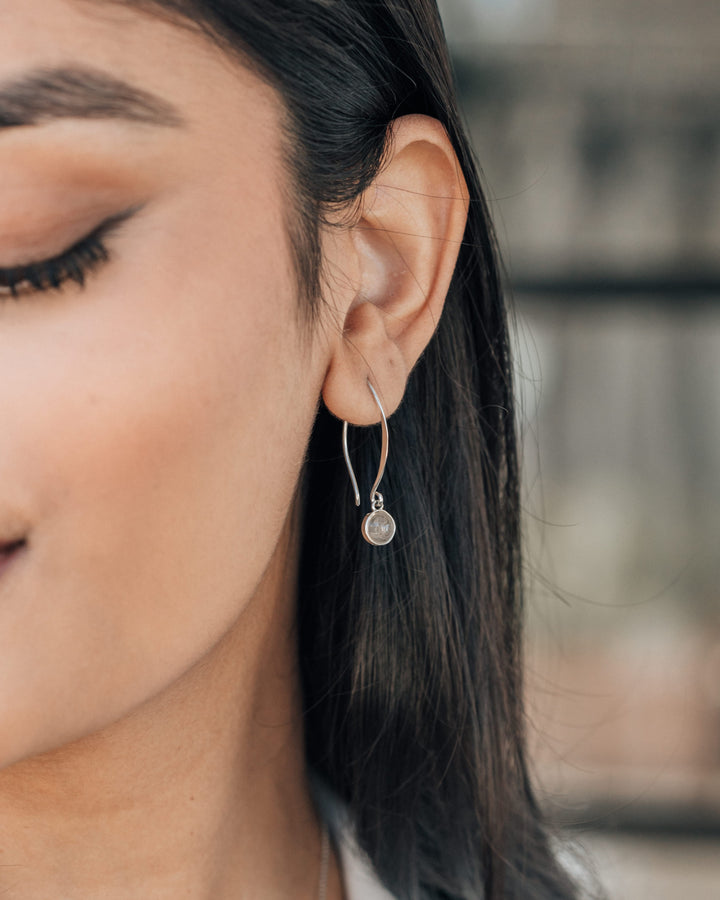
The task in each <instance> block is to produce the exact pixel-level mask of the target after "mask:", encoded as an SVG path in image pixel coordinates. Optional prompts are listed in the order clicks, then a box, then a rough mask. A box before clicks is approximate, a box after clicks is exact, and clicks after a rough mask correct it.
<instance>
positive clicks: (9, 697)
mask: <svg viewBox="0 0 720 900" xmlns="http://www.w3.org/2000/svg"><path fill="white" fill-rule="evenodd" d="M101 7H102V5H100V7H98V6H96V5H95V4H86V3H79V2H69V0H24V2H23V3H3V4H0V82H3V81H5V80H6V79H7V78H9V77H11V76H15V75H18V74H19V73H21V72H22V71H24V70H25V69H26V68H28V67H30V66H34V65H46V66H48V65H55V64H61V63H67V62H68V61H73V62H75V63H77V62H81V63H83V64H87V65H91V66H94V67H96V68H99V69H102V70H104V71H110V72H112V74H114V75H116V76H118V75H119V76H120V77H123V78H125V79H126V80H127V81H130V82H131V83H133V84H135V85H138V86H140V87H143V88H145V89H148V90H152V92H153V93H155V94H157V95H159V96H161V97H163V98H166V99H167V100H168V101H169V102H171V103H172V104H173V105H175V106H176V107H177V108H178V109H180V110H181V112H182V115H183V118H184V119H185V121H186V123H187V127H185V128H158V127H154V126H150V125H147V124H139V123H127V122H121V121H111V120H100V119H96V120H80V119H71V120H62V121H57V122H55V121H53V122H46V123H44V124H41V125H37V126H32V127H22V128H14V129H8V130H7V131H3V132H0V173H1V177H0V268H7V267H10V266H12V265H16V264H21V263H24V262H29V261H33V260H38V259H46V258H50V257H52V256H54V255H56V254H58V253H59V252H61V251H63V250H64V249H66V248H67V247H69V246H71V245H72V244H73V243H75V241H77V240H78V239H79V238H81V237H83V236H84V235H85V234H86V233H88V232H89V231H90V230H92V228H94V227H95V226H96V225H98V224H99V223H100V222H101V221H103V220H104V219H105V218H106V217H108V216H110V215H113V214H115V213H118V212H121V211H122V210H124V209H127V208H129V207H131V206H141V208H140V210H139V211H138V212H137V213H136V214H135V215H134V216H133V217H132V218H131V219H129V220H127V221H126V222H125V223H124V224H123V225H122V227H121V228H120V229H119V230H118V231H117V232H116V233H115V234H114V235H112V236H111V237H109V238H108V239H107V241H106V244H107V246H108V249H109V251H110V253H111V261H110V262H108V263H107V264H105V265H104V266H102V267H101V268H99V269H97V270H96V271H95V272H94V273H92V274H91V275H90V276H89V279H88V282H87V284H86V286H85V288H84V289H81V288H80V287H79V286H78V285H75V284H74V283H72V282H71V283H68V285H66V287H65V289H64V290H63V292H62V293H55V292H49V293H42V294H39V293H38V294H26V295H24V296H22V297H21V298H20V299H18V300H13V299H9V300H2V302H0V383H1V384H2V385H3V386H4V387H3V390H2V391H1V392H0V422H2V429H1V430H0V542H1V541H2V540H8V539H10V538H11V537H16V536H18V535H22V536H24V537H25V538H26V547H25V548H24V550H23V551H22V553H21V554H19V555H18V557H16V558H15V559H13V561H12V563H11V564H10V566H8V567H7V568H6V570H5V571H4V572H2V573H0V893H2V896H3V897H7V898H11V900H12V898H22V900H36V898H37V900H40V898H42V900H53V898H63V900H81V898H83V900H84V898H91V897H92V898H98V897H102V898H104V900H105V898H106V900H116V898H118V900H119V898H131V897H132V898H136V897H139V896H142V897H148V898H154V900H155V898H157V900H164V898H168V900H169V898H174V900H177V898H180V897H182V898H187V900H210V898H212V900H231V898H233V900H236V898H240V897H243V898H255V897H263V898H269V900H272V898H285V897H294V898H308V900H310V898H314V897H315V896H316V894H317V878H318V865H319V856H320V849H319V847H320V844H319V840H320V839H319V825H318V821H317V816H316V814H315V811H314V809H313V805H312V802H311V799H310V793H309V790H308V785H307V779H306V774H305V767H304V761H303V751H302V741H303V734H302V719H301V715H300V696H299V688H298V676H297V665H296V658H295V638H294V628H293V626H294V619H295V580H296V572H297V523H298V512H299V510H298V509H297V506H296V504H295V503H294V497H295V492H296V488H297V485H298V478H299V475H300V472H301V466H302V461H303V455H304V452H305V447H306V445H307V441H308V439H309V436H310V432H311V429H312V424H313V419H314V416H315V412H316V409H317V404H318V402H319V400H320V397H322V398H323V400H324V402H325V403H326V405H327V406H328V408H329V409H330V411H331V412H333V413H334V414H335V415H336V416H337V417H338V419H347V420H348V421H349V422H351V423H353V424H356V425H363V424H365V425H367V424H372V423H376V422H377V421H378V420H379V413H378V410H377V407H376V405H375V402H374V400H373V399H372V396H371V395H370V392H369V391H368V389H367V385H366V383H365V378H366V377H367V376H368V375H369V376H370V378H371V380H372V381H373V384H374V386H375V387H376V389H377V390H378V393H379V395H380V397H381V400H382V402H383V405H384V408H385V411H386V414H388V415H390V414H391V413H392V412H393V411H394V410H395V409H396V408H397V406H398V404H399V403H400V402H401V400H402V395H403V391H404V388H405V382H406V379H407V375H408V374H409V372H410V370H411V368H412V366H413V365H414V364H415V362H416V361H417V358H418V357H419V355H420V353H421V352H422V350H423V349H424V347H425V346H426V344H427V342H428V340H429V339H430V337H431V336H432V333H433V331H434V329H435V327H436V324H437V319H438V317H439V315H440V312H441V309H442V304H443V300H444V297H445V293H446V291H447V287H448V284H449V280H450V277H451V274H452V270H453V267H454V264H455V260H456V256H457V249H458V242H459V241H460V239H461V237H462V233H463V228H464V223H465V216H466V209H467V192H466V189H465V185H464V182H463V181H462V177H461V176H460V175H459V174H458V167H457V161H456V159H455V156H454V153H453V151H452V148H451V146H450V144H449V142H448V140H447V137H446V135H445V132H444V131H443V129H442V128H441V127H440V126H439V125H438V123H436V122H434V121H433V120H431V119H427V118H425V117H421V116H413V117H406V118H405V119H402V120H399V121H398V122H397V123H396V124H395V126H394V147H395V150H394V154H393V157H392V160H391V162H390V164H389V166H388V168H387V169H386V171H385V172H384V173H383V174H382V176H381V177H380V178H379V180H378V183H377V184H376V185H373V186H372V188H371V189H369V191H368V192H367V194H366V196H365V197H364V198H363V203H362V204H361V212H360V213H359V215H358V218H357V220H356V222H355V223H354V224H353V225H348V226H347V227H344V228H342V229H338V230H333V231H330V232H328V234H326V235H325V236H324V245H323V246H324V256H325V262H326V267H327V271H328V273H329V275H330V277H329V279H328V288H327V291H326V297H325V300H326V304H325V306H324V307H323V315H322V319H321V322H320V323H319V325H318V327H317V329H316V330H315V332H314V333H313V335H312V337H311V340H310V341H308V340H306V339H305V335H304V333H303V332H302V331H301V329H300V325H299V319H298V317H297V315H296V310H297V303H298V299H297V285H296V284H295V281H294V274H293V267H292V259H291V254H290V248H289V243H288V240H287V236H286V226H285V222H286V215H287V210H286V208H285V203H286V200H285V197H286V196H287V189H288V186H290V189H291V185H292V181H291V176H290V174H289V173H287V172H286V171H285V169H284V167H283V164H282V161H281V159H282V157H281V150H282V140H283V131H282V127H281V115H282V103H281V100H280V98H279V97H278V96H277V95H276V94H275V93H274V92H273V91H272V90H271V89H270V88H269V87H268V86H266V85H265V84H264V83H263V82H261V81H260V80H259V79H258V78H257V77H256V76H255V75H253V74H251V73H250V72H249V71H247V70H245V69H244V68H242V67H241V66H239V65H238V64H237V63H234V62H231V61H230V60H229V59H228V58H227V57H225V56H223V55H222V53H221V52H220V51H219V50H217V49H216V48H215V47H213V46H212V45H211V44H210V43H209V42H208V41H207V40H206V39H204V38H201V37H199V36H197V35H194V34H192V33H190V32H188V31H186V30H184V29H180V28H177V27H174V26H172V25H171V24H169V23H166V22H161V21H159V20H155V19H151V18H149V17H147V16H145V15H143V14H139V13H137V12H134V11H129V10H127V9H125V10H123V9H120V8H117V7H114V6H113V7H112V8H110V7H107V8H101ZM37 23H42V25H41V26H40V27H38V24H37ZM391 427H392V425H391ZM339 446H340V422H338V447H339ZM388 465H392V452H391V454H390V458H389V461H388ZM348 498H349V499H348V502H352V498H351V497H350V494H348ZM363 512H364V510H363ZM360 518H361V514H360V513H359V518H358V525H359V522H360ZM358 539H359V540H362V538H361V537H360V534H359V532H358ZM378 550H379V552H381V548H378ZM328 896H329V897H331V898H339V897H341V896H342V886H341V880H340V875H339V871H338V868H337V863H336V861H335V860H333V863H332V866H331V874H330V884H329V892H328Z"/></svg>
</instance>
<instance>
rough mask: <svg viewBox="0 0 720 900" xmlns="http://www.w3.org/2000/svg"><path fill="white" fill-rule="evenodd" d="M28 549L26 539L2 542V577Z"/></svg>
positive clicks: (0, 567) (0, 561) (0, 549)
mask: <svg viewBox="0 0 720 900" xmlns="http://www.w3.org/2000/svg"><path fill="white" fill-rule="evenodd" d="M26 547H27V542H26V540H25V538H18V539H17V540H14V541H4V542H0V576H2V575H3V574H4V573H5V572H6V571H7V569H8V568H9V567H10V566H11V565H12V563H13V562H14V561H15V560H16V559H17V558H18V557H19V556H21V555H22V553H23V551H24V550H25V548H26Z"/></svg>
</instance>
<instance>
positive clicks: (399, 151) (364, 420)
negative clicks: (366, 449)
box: [322, 115, 468, 425]
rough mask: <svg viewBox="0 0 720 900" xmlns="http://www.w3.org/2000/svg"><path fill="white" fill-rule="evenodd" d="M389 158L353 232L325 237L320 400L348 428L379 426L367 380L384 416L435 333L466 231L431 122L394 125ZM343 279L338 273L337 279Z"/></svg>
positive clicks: (460, 188)
mask: <svg viewBox="0 0 720 900" xmlns="http://www.w3.org/2000/svg"><path fill="white" fill-rule="evenodd" d="M389 138H390V140H389V156H388V158H387V159H386V163H385V165H384V166H383V168H382V171H381V172H380V174H379V175H378V177H377V178H376V180H375V181H374V182H373V184H372V185H370V187H369V188H368V189H367V190H366V191H365V192H364V194H363V195H362V197H361V198H360V206H359V215H358V216H357V218H356V219H355V221H354V222H353V224H352V225H351V226H348V227H347V228H346V229H345V230H342V229H341V230H340V233H339V234H338V233H337V231H335V233H334V234H330V235H328V236H327V242H326V245H325V247H324V252H325V261H326V267H327V268H326V270H327V271H328V272H330V273H334V274H335V277H332V279H331V281H330V282H329V285H330V286H329V294H330V296H329V297H326V299H328V300H329V306H330V308H331V309H332V310H333V313H334V315H335V316H336V323H337V324H338V325H341V328H337V329H335V330H334V331H333V332H332V333H331V334H330V338H329V346H328V350H329V362H328V368H327V371H326V375H325V380H324V384H323V389H322V395H323V401H324V403H325V405H326V406H327V408H328V409H329V410H330V412H332V413H333V414H334V415H335V416H337V417H338V418H339V419H345V420H347V421H348V422H350V423H351V424H355V425H371V424H373V423H375V422H379V421H380V411H379V409H378V407H377V404H376V402H375V400H374V399H373V396H372V393H371V392H370V390H369V388H368V386H367V383H366V379H367V378H369V379H370V382H371V383H372V385H373V387H374V388H375V390H376V391H377V393H378V396H379V397H380V401H381V403H382V405H383V409H384V410H385V414H386V415H387V416H389V415H390V414H391V413H393V412H394V411H395V410H396V409H397V407H398V406H399V404H400V401H401V400H402V397H403V394H404V393H405V386H406V383H407V378H408V375H409V374H410V371H411V369H412V368H413V366H414V365H415V363H416V362H417V360H418V358H419V357H420V354H421V353H422V352H423V350H424V349H425V347H426V346H427V344H428V342H429V340H430V338H431V337H432V335H433V333H434V331H435V328H436V327H437V324H438V320H439V318H440V314H441V312H442V309H443V304H444V302H445V296H446V294H447V291H448V288H449V286H450V280H451V278H452V274H453V271H454V269H455V263H456V261H457V256H458V252H459V249H460V244H461V241H462V239H463V235H464V232H465V223H466V220H467V210H468V191H467V186H466V184H465V179H464V178H463V175H462V172H461V169H460V164H459V163H458V160H457V157H456V155H455V151H454V149H453V146H452V144H451V143H450V139H449V138H448V135H447V132H446V131H445V129H444V128H443V126H442V125H441V124H440V122H438V121H437V120H436V119H432V118H430V117H429V116H423V115H411V116H403V117H401V118H399V119H396V120H395V121H394V122H393V123H392V125H391V134H390V136H389ZM338 275H339V276H341V277H337V276H338Z"/></svg>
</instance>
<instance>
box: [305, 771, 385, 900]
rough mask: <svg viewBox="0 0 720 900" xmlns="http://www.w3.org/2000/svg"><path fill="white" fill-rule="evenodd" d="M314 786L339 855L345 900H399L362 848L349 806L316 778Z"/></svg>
mask: <svg viewBox="0 0 720 900" xmlns="http://www.w3.org/2000/svg"><path fill="white" fill-rule="evenodd" d="M312 786H313V794H314V797H315V802H316V805H317V808H318V812H319V814H320V816H321V817H322V819H323V820H324V821H325V822H326V824H327V826H328V829H329V831H330V836H331V839H332V842H333V845H334V846H335V849H336V851H337V856H338V862H339V863H340V868H341V871H342V880H343V887H344V889H345V900H396V898H395V897H394V896H393V894H391V893H390V892H389V891H388V890H387V888H385V887H384V886H383V885H382V883H381V882H380V879H379V878H378V876H377V874H376V873H375V871H374V869H373V867H372V863H371V862H370V860H369V858H368V856H367V854H366V853H364V852H363V850H362V849H361V848H360V847H359V846H358V844H357V840H356V838H355V829H354V826H353V822H352V820H351V817H350V815H349V813H348V810H347V808H346V807H345V804H344V803H343V802H342V800H340V798H339V797H338V796H337V795H336V794H335V793H334V792H333V791H332V790H331V789H330V788H329V787H328V786H327V785H326V784H325V783H324V782H323V781H322V780H320V779H319V778H317V777H316V776H314V777H313V779H312Z"/></svg>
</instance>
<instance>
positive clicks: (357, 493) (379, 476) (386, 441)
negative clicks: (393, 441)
mask: <svg viewBox="0 0 720 900" xmlns="http://www.w3.org/2000/svg"><path fill="white" fill-rule="evenodd" d="M365 381H366V382H367V386H368V387H369V388H370V391H371V392H372V395H373V397H374V398H375V402H376V403H377V405H378V407H379V409H380V415H381V416H382V447H381V449H380V465H379V467H378V473H377V478H376V479H375V484H373V486H372V490H371V491H370V503H371V504H372V503H373V501H374V500H375V493H376V491H377V489H378V487H379V485H380V481H381V480H382V477H383V474H384V472H385V463H386V462H387V458H388V444H389V436H388V425H387V419H386V418H385V410H384V409H383V408H382V403H381V402H380V398H379V397H378V395H377V393H376V392H375V388H374V387H373V386H372V385H371V384H370V378H369V377H368V378H366V379H365ZM347 431H348V423H347V421H345V422H343V434H342V442H343V454H344V456H345V464H346V465H347V469H348V472H349V473H350V480H351V481H352V486H353V490H354V491H355V506H360V491H359V489H358V483H357V479H356V478H355V472H354V471H353V467H352V463H351V462H350V454H349V453H348V445H347Z"/></svg>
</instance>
